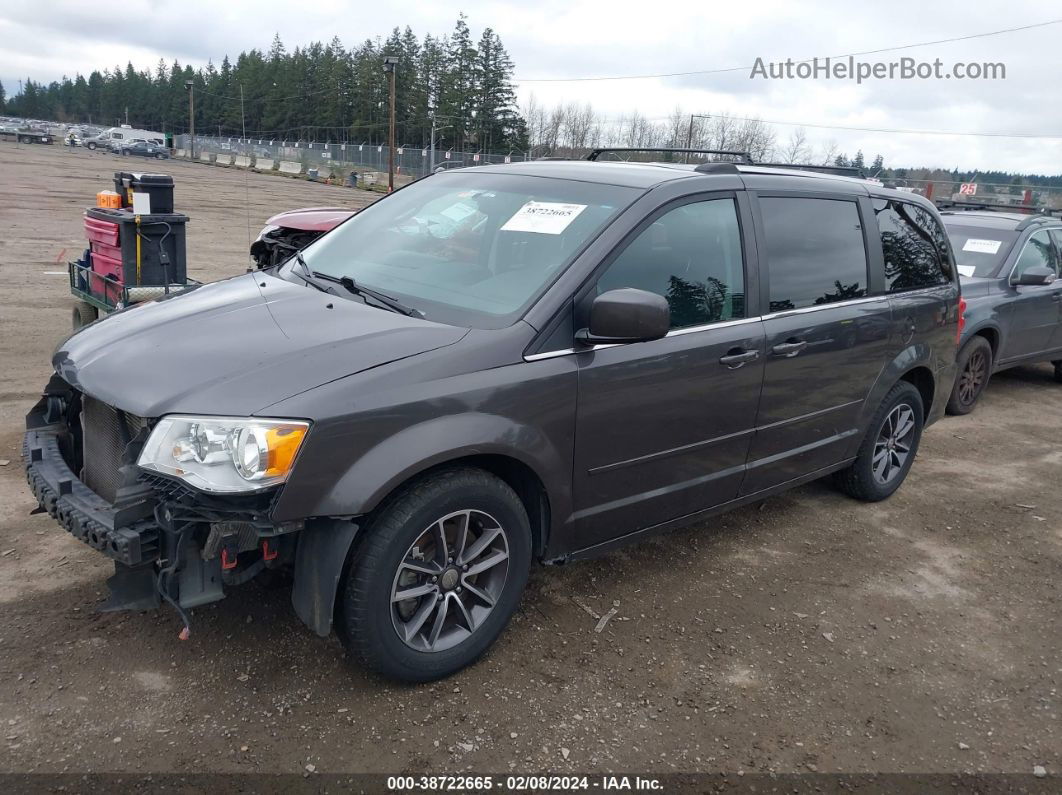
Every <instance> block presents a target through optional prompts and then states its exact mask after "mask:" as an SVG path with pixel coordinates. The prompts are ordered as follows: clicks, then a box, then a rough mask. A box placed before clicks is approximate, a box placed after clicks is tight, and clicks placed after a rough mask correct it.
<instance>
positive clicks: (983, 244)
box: [962, 237, 1003, 254]
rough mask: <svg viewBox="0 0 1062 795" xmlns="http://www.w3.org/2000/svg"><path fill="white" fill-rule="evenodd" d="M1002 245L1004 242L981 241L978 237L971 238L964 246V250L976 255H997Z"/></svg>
mask: <svg viewBox="0 0 1062 795" xmlns="http://www.w3.org/2000/svg"><path fill="white" fill-rule="evenodd" d="M1002 245H1003V241H1002V240H980V239H978V238H976V237H971V238H970V239H969V240H967V241H966V242H965V243H964V244H963V246H962V250H963V251H972V252H974V253H975V254H995V253H996V252H997V251H999V247H1000V246H1002Z"/></svg>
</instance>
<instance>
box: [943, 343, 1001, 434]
mask: <svg viewBox="0 0 1062 795" xmlns="http://www.w3.org/2000/svg"><path fill="white" fill-rule="evenodd" d="M956 364H957V367H956V369H957V370H958V375H957V376H956V377H955V385H954V386H953V387H952V389H951V396H950V397H949V398H948V405H947V407H946V411H947V412H948V414H952V415H963V414H969V413H970V412H971V411H973V410H974V407H976V406H977V401H978V400H980V399H981V393H983V392H984V391H985V387H986V386H988V380H989V379H990V378H991V377H992V345H991V344H990V343H989V342H988V340H986V339H985V338H984V337H972V338H971V339H970V341H969V342H967V343H966V344H965V345H963V346H962V350H961V351H959V356H958V360H957V363H956Z"/></svg>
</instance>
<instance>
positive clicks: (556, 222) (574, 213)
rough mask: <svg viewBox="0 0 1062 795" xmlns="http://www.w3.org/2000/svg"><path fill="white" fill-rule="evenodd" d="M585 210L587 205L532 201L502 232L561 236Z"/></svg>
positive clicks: (506, 224)
mask: <svg viewBox="0 0 1062 795" xmlns="http://www.w3.org/2000/svg"><path fill="white" fill-rule="evenodd" d="M585 209H586V205H585V204H561V203H560V202H534V201H531V202H528V203H527V204H525V205H524V206H523V207H521V208H520V209H519V210H517V211H516V214H515V215H514V216H513V217H512V218H510V219H509V220H508V221H506V222H505V225H504V226H503V227H502V228H501V231H503V232H538V233H539V234H543V235H559V234H560V233H561V232H563V231H564V230H565V229H567V228H568V224H570V223H571V222H572V221H574V220H575V219H576V218H577V217H578V215H579V213H581V212H582V211H583V210H585Z"/></svg>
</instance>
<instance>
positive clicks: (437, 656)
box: [337, 468, 531, 682]
mask: <svg viewBox="0 0 1062 795" xmlns="http://www.w3.org/2000/svg"><path fill="white" fill-rule="evenodd" d="M363 533H364V534H365V535H364V540H363V541H362V542H361V544H360V545H359V547H358V549H357V551H356V552H354V553H352V559H351V561H350V563H349V565H348V570H347V573H346V574H345V576H344V581H343V584H342V586H341V594H340V598H339V600H338V602H339V617H338V621H337V627H338V629H339V634H340V637H341V639H342V640H343V643H344V645H345V646H346V648H347V650H348V651H349V652H350V653H351V654H352V656H355V657H357V658H359V659H360V660H361V661H362V662H363V663H364V664H365V665H367V666H368V667H369V668H372V669H373V670H375V671H377V672H379V673H381V674H384V675H385V676H389V677H392V678H394V679H400V680H404V681H408V682H426V681H430V680H433V679H439V678H441V677H444V676H448V675H450V674H452V673H454V672H456V671H459V670H460V669H462V668H464V667H465V666H467V665H470V664H471V663H473V662H475V661H476V660H477V659H478V658H479V657H480V655H482V654H483V653H484V652H485V651H486V650H487V649H488V648H489V647H490V645H491V644H492V643H494V641H495V639H496V638H497V637H498V635H500V634H501V632H502V630H503V629H504V628H505V626H506V625H507V624H508V623H509V619H510V618H511V617H512V614H513V613H514V612H515V610H516V607H517V605H518V604H519V601H520V595H521V593H522V592H523V589H524V585H525V584H526V582H527V575H528V570H529V568H530V564H531V529H530V524H529V522H528V519H527V513H526V511H525V510H524V506H523V503H521V502H520V498H519V497H517V495H516V493H515V492H514V491H513V490H512V489H511V488H509V486H508V485H507V484H505V483H504V482H503V481H501V480H499V479H498V478H496V477H494V476H493V475H491V474H489V473H487V472H484V471H482V470H479V469H470V468H469V469H452V470H445V471H442V472H437V473H435V474H432V475H429V476H427V477H426V478H424V479H423V480H420V481H418V482H416V483H414V484H413V485H412V486H410V487H407V488H406V489H404V490H403V491H402V492H401V493H400V494H399V495H398V496H397V497H396V498H395V499H393V500H392V501H391V502H390V503H389V504H387V505H386V506H385V507H384V508H383V510H382V511H381V512H380V513H379V514H378V515H377V516H376V517H375V518H373V519H372V520H371V521H370V523H369V524H368V526H366V527H365V528H364V530H363Z"/></svg>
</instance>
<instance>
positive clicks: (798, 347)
mask: <svg viewBox="0 0 1062 795" xmlns="http://www.w3.org/2000/svg"><path fill="white" fill-rule="evenodd" d="M806 347H808V343H807V341H806V340H794V339H791V340H787V341H786V342H781V343H779V344H778V345H775V346H774V347H773V348H771V353H773V354H774V355H775V356H784V357H786V358H787V359H790V358H792V357H794V356H796V355H797V354H798V353H800V352H801V351H802V350H804V348H806Z"/></svg>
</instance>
